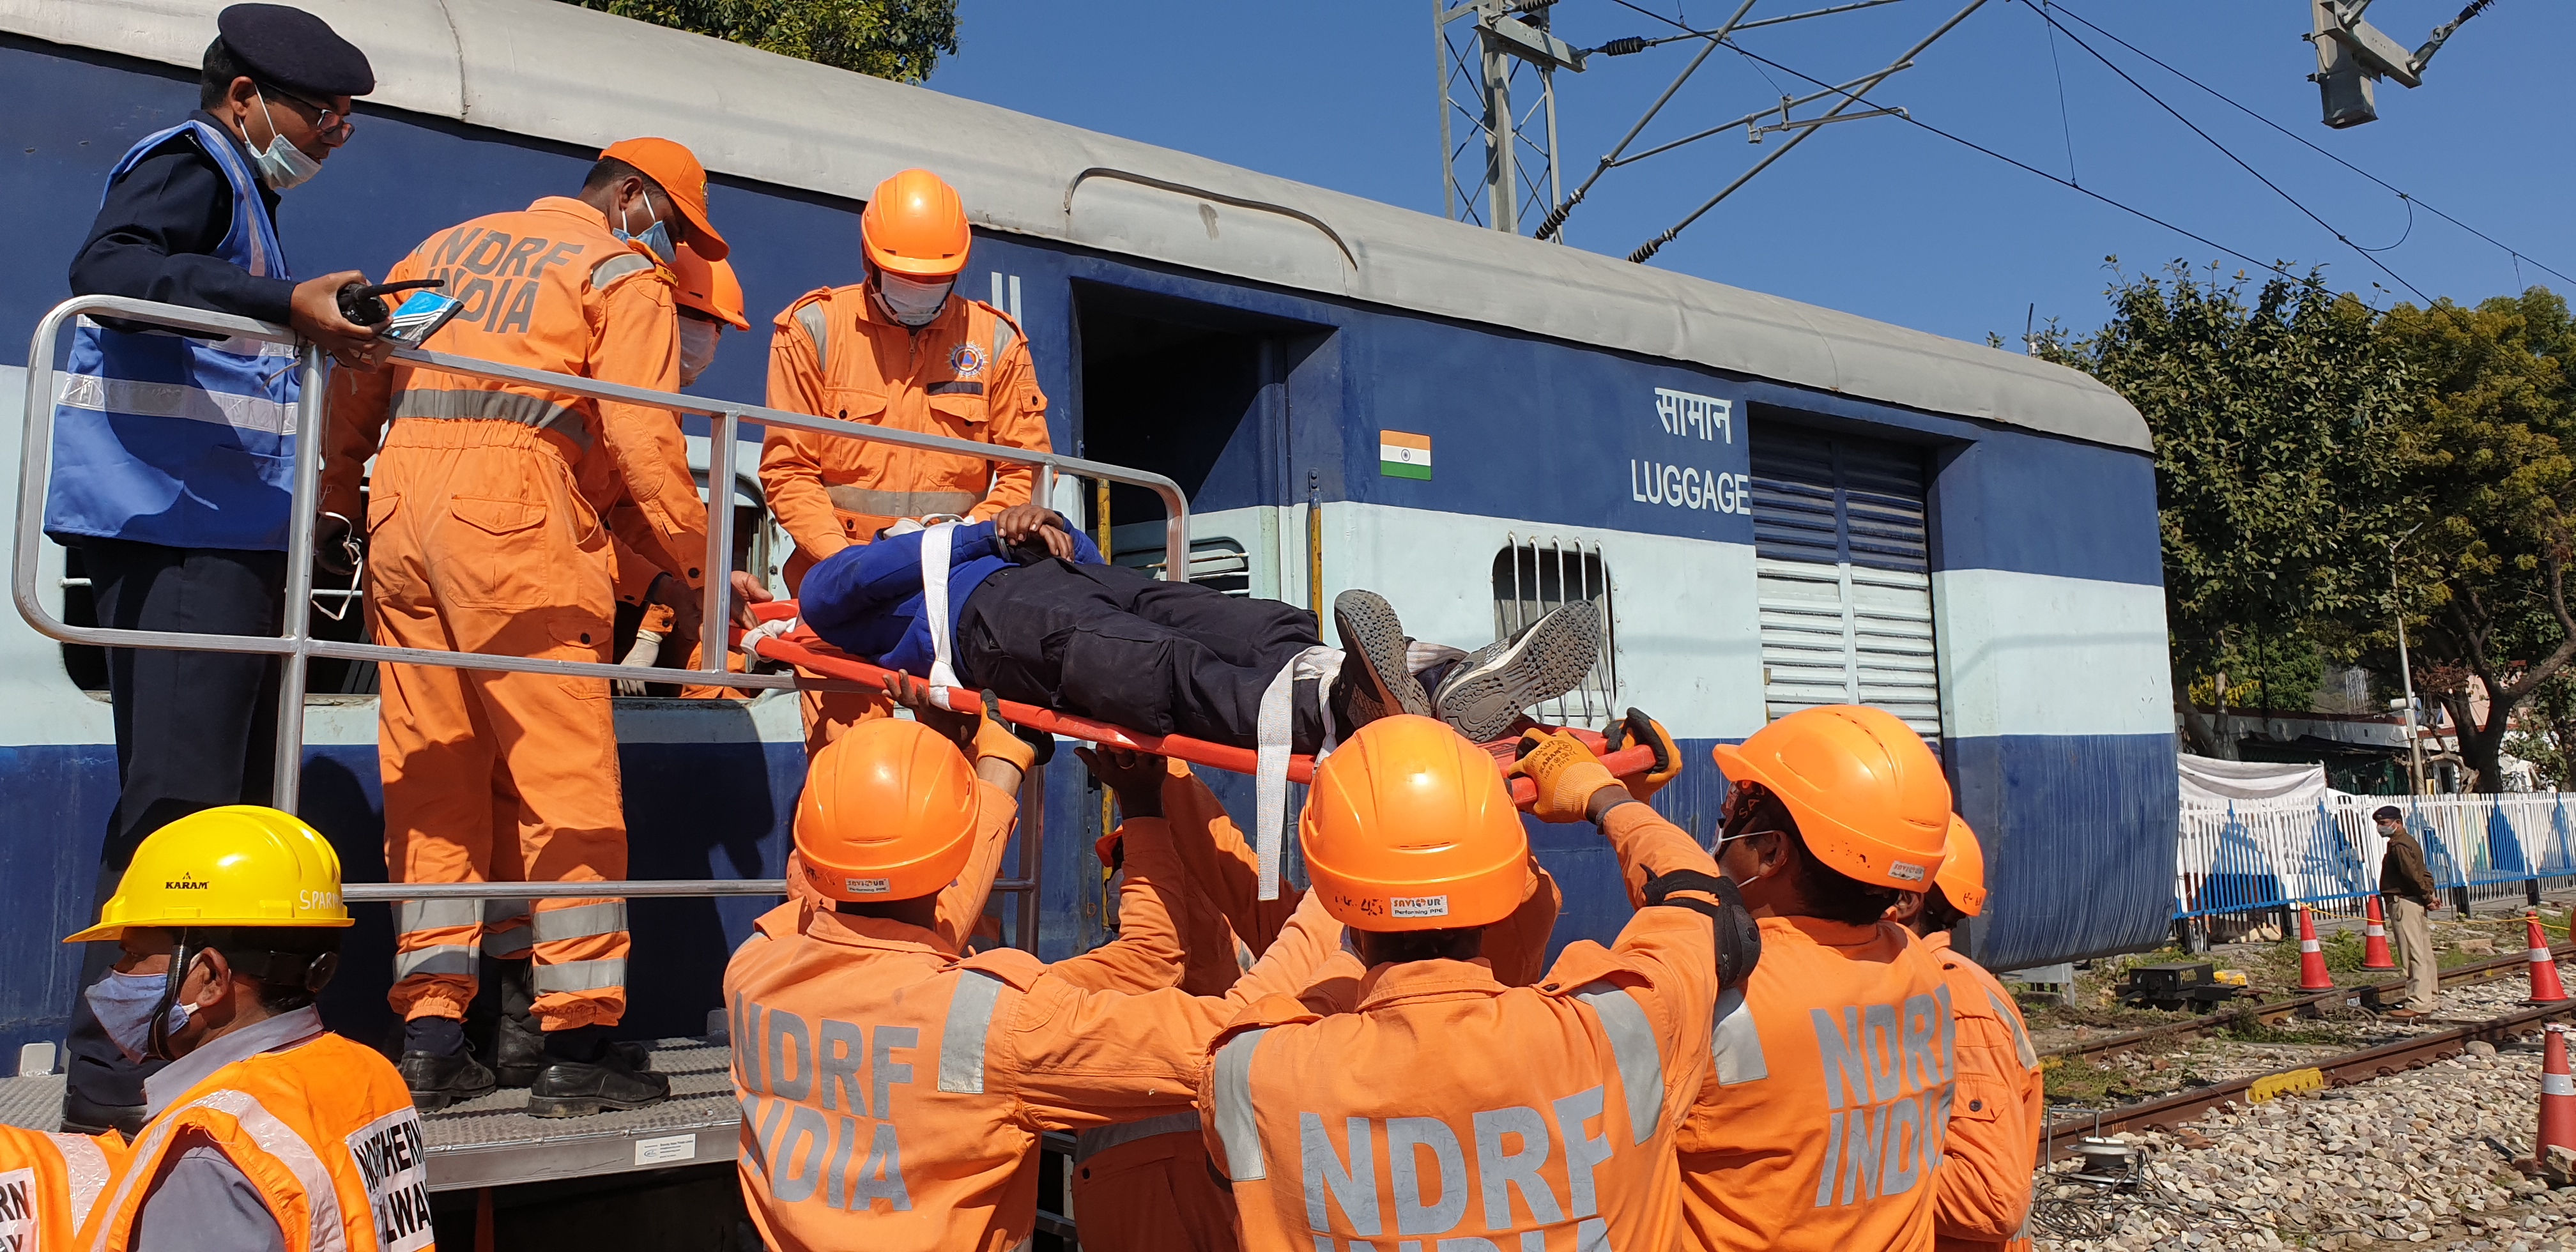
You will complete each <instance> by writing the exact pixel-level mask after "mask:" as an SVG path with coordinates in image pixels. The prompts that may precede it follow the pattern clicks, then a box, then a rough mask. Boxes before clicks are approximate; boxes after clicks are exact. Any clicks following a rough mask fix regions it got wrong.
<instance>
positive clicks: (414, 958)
mask: <svg viewBox="0 0 2576 1252" xmlns="http://www.w3.org/2000/svg"><path fill="white" fill-rule="evenodd" d="M473 974H474V949H473V947H471V946H469V945H467V944H461V943H447V944H440V945H439V946H437V947H435V948H417V949H414V950H412V951H410V952H396V953H394V981H395V982H401V981H402V980H403V979H406V978H470V977H472V976H473Z"/></svg>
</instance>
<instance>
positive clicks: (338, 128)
mask: <svg viewBox="0 0 2576 1252" xmlns="http://www.w3.org/2000/svg"><path fill="white" fill-rule="evenodd" d="M259 91H260V95H262V96H263V97H265V96H275V97H277V98H278V99H280V100H284V101H286V102H287V103H288V104H292V105H294V106H296V107H297V108H299V109H301V110H302V111H304V112H305V113H308V114H311V115H312V119H313V129H314V131H315V132H316V133H318V134H319V135H321V137H322V138H323V140H324V141H325V142H329V143H347V142H348V141H349V132H351V131H354V130H356V129H357V128H358V123H357V119H356V118H355V117H354V116H352V115H350V114H346V113H342V112H340V111H339V110H337V109H330V108H325V107H323V106H321V105H318V104H315V103H313V102H312V101H310V100H307V99H305V98H304V97H302V96H299V95H296V94H294V93H293V92H290V91H287V90H285V89H284V88H281V87H278V86H275V85H273V84H269V83H262V84H260V87H259Z"/></svg>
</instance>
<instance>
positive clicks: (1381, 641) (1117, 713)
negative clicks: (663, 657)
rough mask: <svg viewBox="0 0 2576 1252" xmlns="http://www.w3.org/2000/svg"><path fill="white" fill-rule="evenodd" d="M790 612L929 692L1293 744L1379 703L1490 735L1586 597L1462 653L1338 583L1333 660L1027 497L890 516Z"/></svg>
mask: <svg viewBox="0 0 2576 1252" xmlns="http://www.w3.org/2000/svg"><path fill="white" fill-rule="evenodd" d="M898 531H902V532H904V533H897V532H898ZM798 604H799V606H800V607H799V611H800V613H801V614H802V620H803V623H804V625H805V626H806V627H807V628H809V629H811V630H812V631H813V633H814V634H816V635H818V636H821V637H822V639H823V640H824V641H825V642H828V643H830V644H832V645H833V646H834V647H837V648H839V649H841V650H842V651H844V652H847V653H850V654H851V655H853V656H858V657H862V658H865V659H866V660H868V661H870V662H872V663H874V664H877V665H882V666H885V667H886V668H888V669H898V670H903V671H906V672H908V673H912V674H915V675H920V676H923V677H927V678H929V679H930V680H931V681H932V682H934V683H939V684H941V685H946V686H963V687H967V688H973V689H981V690H990V691H992V692H993V693H995V694H996V695H999V696H1000V697H1002V698H1003V699H1006V700H1016V701H1021V702H1024V703H1028V704H1035V705H1040V706H1043V707H1046V708H1050V709H1054V710H1056V711H1058V712H1063V713H1071V714H1076V715H1079V716H1083V717H1088V718H1093V719H1096V720H1098V721H1103V722H1108V723H1111V724H1113V725H1118V726H1123V727H1126V728H1128V729H1130V730H1134V731H1141V732H1144V733H1146V734H1153V735H1169V734H1181V735H1188V736H1190V737H1192V738H1197V739H1205V740H1208V741H1210V742H1214V743H1220V744H1226V745H1229V746H1233V747H1242V748H1249V747H1256V746H1258V744H1259V741H1260V739H1261V738H1263V737H1264V736H1263V735H1262V733H1261V732H1262V731H1263V729H1264V722H1265V720H1267V721H1268V723H1269V728H1270V729H1271V730H1272V731H1273V732H1274V734H1275V733H1278V732H1281V731H1284V732H1286V733H1287V735H1288V738H1289V740H1290V742H1291V744H1292V747H1291V750H1292V751H1295V752H1300V753H1311V752H1314V751H1316V750H1318V749H1319V748H1321V747H1323V746H1324V745H1325V744H1326V743H1328V742H1338V741H1339V740H1341V739H1343V738H1346V737H1348V736H1349V735H1350V734H1351V732H1352V731H1354V730H1356V729H1358V728H1359V727H1360V726H1362V725H1365V724H1367V723H1368V722H1370V721H1373V720H1375V719H1377V718H1379V717H1381V716H1385V715H1387V714H1391V713H1415V714H1423V715H1428V716H1432V717H1437V718H1439V719H1440V720H1442V721H1445V722H1447V723H1448V724H1449V725H1451V726H1453V727H1455V728H1456V729H1457V730H1458V731H1459V732H1460V733H1461V734H1464V735H1465V736H1467V737H1468V738H1469V739H1473V740H1476V741H1478V742H1485V741H1489V740H1494V739H1499V738H1502V737H1504V736H1505V735H1506V734H1507V733H1508V732H1509V731H1510V730H1511V728H1512V725H1513V723H1514V722H1516V721H1517V720H1519V718H1520V716H1521V710H1522V709H1524V708H1526V707H1528V706H1529V705H1532V704H1536V703H1538V702H1539V701H1542V700H1547V699H1551V698H1553V697H1555V696H1557V695H1560V694H1563V693H1564V692H1566V691H1568V690H1570V689H1572V688H1573V686H1574V685H1575V684H1576V683H1578V682H1581V681H1582V680H1583V675H1584V674H1585V673H1586V672H1587V671H1589V670H1590V669H1591V667H1592V663H1593V660H1594V658H1595V657H1596V656H1597V655H1598V654H1599V651H1600V630H1601V624H1600V615H1599V612H1598V611H1597V610H1596V609H1594V608H1593V606H1592V605H1591V604H1589V603H1578V604H1569V605H1566V606H1565V607H1563V608H1560V609H1558V610H1556V611H1555V612H1552V613H1550V614H1548V615H1547V616H1545V617H1543V618H1540V619H1539V620H1538V621H1537V622H1535V623H1533V624H1532V625H1531V626H1530V627H1529V629H1527V630H1525V631H1523V632H1522V633H1521V634H1520V635H1519V636H1517V637H1515V638H1512V639H1507V640H1502V641H1499V642H1497V643H1493V644H1490V645H1487V646H1486V647H1484V648H1480V649H1478V650H1476V651H1474V652H1472V653H1471V652H1465V651H1462V650H1460V649H1456V648H1446V647H1440V646H1438V645H1425V644H1420V643H1416V642H1415V641H1413V640H1410V639H1407V638H1406V637H1405V635H1404V629H1403V626H1402V624H1401V623H1399V622H1398V621H1397V620H1396V615H1395V611H1394V609H1392V608H1391V607H1389V606H1388V604H1387V602H1386V600H1385V599H1384V598H1382V597H1380V596H1378V595H1376V594H1374V593H1372V592H1367V591H1345V592H1343V593H1342V594H1341V595H1339V596H1338V597H1335V599H1334V601H1333V626H1334V629H1335V631H1336V633H1337V634H1338V635H1339V636H1340V639H1341V644H1342V646H1341V649H1340V650H1338V651H1337V650H1335V649H1332V648H1328V647H1325V646H1324V644H1323V638H1322V635H1321V633H1320V631H1319V628H1318V623H1317V622H1316V621H1315V617H1314V615H1313V614H1311V613H1308V612H1306V611H1304V610H1302V609H1298V608H1296V607H1294V606H1291V605H1287V604H1282V603H1280V602H1278V601H1276V600H1255V599H1247V598H1239V597H1235V596H1229V595H1226V594H1224V593H1223V592H1220V591H1217V590H1216V589H1214V588H1212V587H1207V586H1204V585H1201V584H1197V583H1187V582H1164V581H1161V580H1159V579H1156V578H1153V577H1151V576H1149V575H1147V574H1145V573H1143V572H1142V571H1139V570H1134V569H1129V568H1126V567H1124V566H1118V565H1111V564H1108V563H1106V562H1104V561H1102V560H1101V557H1100V550H1099V549H1098V548H1096V547H1094V546H1093V545H1092V542H1091V540H1090V539H1089V538H1088V537H1087V536H1085V535H1083V534H1082V532H1081V531H1079V530H1077V529H1075V528H1074V527H1073V526H1072V525H1070V524H1069V523H1067V522H1066V521H1065V519H1064V518H1063V516H1061V515H1060V514H1058V513H1056V512H1055V511H1054V510H1052V509H1047V508H1042V507H1040V506H1037V505H1033V504H1022V505H1015V506H1013V507H1011V508H1009V509H1006V510H1004V511H1003V512H1002V513H1001V514H1000V515H999V516H996V517H995V518H993V519H992V520H991V521H987V522H975V523H968V524H953V523H952V524H944V525H941V526H936V527H932V528H928V529H912V528H911V524H910V523H905V524H902V525H899V526H897V527H895V528H893V529H890V530H888V531H885V532H883V533H882V534H881V535H880V536H879V537H878V539H877V541H876V542H874V543H868V544H861V545H857V546H854V547H851V548H846V549H844V550H842V551H841V552H839V553H838V554H836V555H834V556H832V557H830V558H828V559H826V560H824V561H822V562H820V563H818V564H816V565H815V566H814V568H813V569H812V571H811V572H809V573H807V574H806V576H805V582H804V586H803V588H802V589H801V592H800V594H799V596H798ZM794 625H795V623H794V622H792V621H790V622H775V623H771V624H770V625H768V626H765V627H763V628H762V630H761V632H760V633H784V631H785V630H788V629H793V627H794ZM1417 671H1418V672H1417ZM1426 680H1428V684H1429V685H1428V689H1427V690H1426V685H1425V683H1426ZM1265 703H1266V704H1267V705H1268V708H1267V710H1266V712H1267V714H1268V717H1267V718H1266V719H1265V717H1264V714H1265V707H1264V706H1265ZM1328 730H1329V732H1330V733H1329V735H1328V733H1327V732H1328Z"/></svg>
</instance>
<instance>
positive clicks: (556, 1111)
mask: <svg viewBox="0 0 2576 1252" xmlns="http://www.w3.org/2000/svg"><path fill="white" fill-rule="evenodd" d="M670 1098H671V1093H670V1092H667V1091H666V1092H663V1093H662V1094H660V1095H657V1096H654V1097H653V1098H651V1099H649V1100H612V1099H610V1098H608V1097H607V1096H538V1095H531V1096H529V1097H528V1116H530V1117H594V1116H597V1115H599V1114H601V1113H624V1112H630V1111H633V1110H635V1109H649V1108H651V1107H653V1106H654V1105H656V1104H660V1103H662V1102H664V1101H666V1100H669V1099H670Z"/></svg>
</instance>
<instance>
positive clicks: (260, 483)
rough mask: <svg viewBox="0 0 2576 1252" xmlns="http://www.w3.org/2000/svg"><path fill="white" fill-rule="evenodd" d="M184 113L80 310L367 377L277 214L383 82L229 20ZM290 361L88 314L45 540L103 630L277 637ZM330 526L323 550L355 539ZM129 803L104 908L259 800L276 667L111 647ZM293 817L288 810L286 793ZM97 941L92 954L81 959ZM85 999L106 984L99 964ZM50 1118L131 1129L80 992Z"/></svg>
mask: <svg viewBox="0 0 2576 1252" xmlns="http://www.w3.org/2000/svg"><path fill="white" fill-rule="evenodd" d="M215 24H216V29H217V30H218V32H219V35H218V37H217V38H216V39H215V41H214V42H213V43H212V44H210V45H208V46H207V48H206V58H205V67H204V73H203V74H202V76H201V77H200V79H199V83H200V85H199V88H198V103H199V105H200V106H201V107H200V108H199V109H198V110H197V111H196V112H193V113H191V114H189V115H188V118H187V120H186V121H184V122H181V123H180V124H179V125H177V126H174V127H171V128H170V129H168V130H164V131H161V132H159V133H157V134H153V135H150V136H147V137H146V138H145V139H144V140H143V141H142V142H140V143H138V144H136V145H134V147H133V149H132V150H131V151H129V152H127V153H126V154H125V157H124V159H122V160H120V161H118V162H117V164H116V167H115V169H114V170H112V171H110V173H109V174H108V180H107V191H106V194H105V196H104V197H103V198H102V201H101V203H100V206H99V212H98V220H97V223H96V224H95V225H94V226H92V227H91V229H90V235H89V239H88V240H87V241H86V242H84V243H83V244H82V245H81V249H80V252H79V253H78V254H77V255H75V256H74V257H73V258H72V265H71V289H72V291H73V293H74V294H76V295H85V296H86V295H114V296H131V297H135V298H137V299H144V300H155V301H160V302H162V303H167V304H179V305H186V306H189V307H192V308H199V309H208V310H212V311H214V312H218V313H230V314H234V315H237V316H241V317H250V318H257V319H259V320H261V321H267V322H281V323H284V324H286V325H288V326H291V327H293V328H294V329H295V331H296V333H297V334H300V335H303V336H305V337H306V338H308V339H311V340H312V341H314V342H315V343H318V344H320V345H321V346H322V347H323V348H325V349H326V350H328V351H330V352H331V354H332V355H333V356H334V357H336V358H338V360H339V361H340V363H341V364H342V365H345V366H350V367H353V368H373V367H374V366H375V365H376V364H377V363H379V362H380V361H381V359H382V358H381V351H382V349H380V348H379V346H378V345H377V344H376V343H375V332H374V331H372V330H370V329H369V328H367V327H364V326H359V325H355V324H352V323H351V322H349V321H348V320H347V319H346V318H344V317H342V316H341V315H340V312H339V309H338V300H337V297H338V293H339V291H340V289H341V288H342V287H344V286H346V285H348V284H350V283H363V282H365V281H366V278H365V276H364V275H362V274H359V273H357V272H356V271H347V272H343V273H337V274H328V275H324V276H322V277H319V278H312V279H307V280H304V281H301V282H298V281H297V280H296V279H295V278H294V277H293V276H292V273H291V271H290V270H289V268H288V266H287V262H286V256H285V254H284V252H283V251H282V250H281V249H280V247H279V245H278V237H277V222H276V214H277V200H278V194H279V193H280V192H283V191H286V190H288V189H289V188H292V187H295V186H297V185H299V184H301V183H303V182H305V181H306V180H308V179H310V178H312V177H313V175H314V174H315V173H317V172H319V171H320V169H321V167H322V162H323V161H324V160H325V159H326V158H328V157H329V156H330V155H331V153H332V152H333V151H334V150H335V149H337V148H338V147H339V146H340V145H341V144H344V143H346V142H348V140H349V136H350V130H351V123H350V117H349V110H350V97H352V96H360V95H365V94H366V93H368V92H370V91H372V90H374V89H375V74H374V71H373V70H372V69H371V68H370V67H369V66H368V64H367V58H366V54H364V53H362V52H360V51H359V50H358V49H357V48H356V47H354V46H353V45H351V44H350V43H349V42H348V41H347V40H344V39H342V38H340V36H339V35H337V34H335V33H333V31H332V30H331V28H330V27H329V26H327V25H325V24H324V23H323V21H322V19H320V18H317V17H314V16H313V15H311V14H309V13H305V12H303V11H301V10H297V9H291V8H287V7H285V6H282V5H273V4H237V5H234V6H232V7H230V8H227V9H225V10H224V11H223V12H222V13H221V14H220V15H218V16H217V17H216V19H215ZM295 364H296V361H295V349H294V348H293V347H292V346H290V345H283V344H262V343H259V342H257V341H254V340H248V339H223V340H216V339H211V338H207V337H188V336H181V335H175V334H171V333H168V332H166V331H154V330H152V329H150V328H148V327H145V326H142V325H138V324H132V323H125V322H118V321H111V322H109V323H108V324H104V325H102V324H95V323H91V322H88V321H86V320H85V321H84V322H83V324H82V325H81V326H80V328H79V329H78V331H77V332H76V334H75V336H74V338H73V341H72V351H71V358H70V362H69V367H68V369H67V371H66V373H65V375H64V376H63V379H62V391H61V393H60V394H59V395H58V396H57V397H56V399H57V401H58V404H57V407H56V409H55V413H54V422H55V432H54V469H53V477H52V482H51V487H50V489H49V491H48V493H47V495H46V500H45V531H46V533H47V534H49V535H51V536H52V537H53V538H54V539H55V540H57V541H59V542H61V543H63V544H64V545H66V546H68V547H73V548H77V549H78V550H79V556H80V561H81V565H82V568H83V569H84V571H85V572H86V573H88V575H89V577H90V584H91V587H92V593H93V595H94V596H95V598H96V602H97V605H98V620H99V622H100V624H102V625H106V626H114V627H121V628H125V629H136V630H163V631H192V632H199V633H208V634H238V635H276V634H278V633H279V629H278V628H279V621H280V616H279V615H280V612H281V610H282V608H283V601H284V599H285V594H286V591H285V587H286V557H287V553H286V537H287V523H288V514H289V512H290V509H289V504H290V502H291V500H292V494H293V490H292V489H293V478H292V467H293V464H294V451H295V425H294V422H295V407H296V398H297V394H298V384H299V378H298V375H297V371H296V369H295ZM324 520H325V522H326V523H327V524H328V525H327V529H326V533H325V535H324V543H325V547H326V549H329V550H336V549H337V548H338V543H337V540H338V539H339V538H340V537H341V536H344V535H345V534H346V533H347V527H346V524H345V523H333V522H330V519H324ZM107 656H108V691H109V694H110V696H111V697H112V700H113V704H114V708H115V715H116V759H117V768H118V773H119V782H120V788H121V789H120V793H119V795H118V797H117V802H116V808H115V809H114V810H113V812H112V813H111V814H110V815H109V818H108V826H107V837H106V841H105V844H104V846H103V847H102V849H101V854H100V867H99V880H98V883H99V885H98V898H99V899H100V900H101V901H104V900H105V899H106V898H107V897H108V895H109V894H110V893H111V892H113V891H114V889H115V885H116V882H117V879H118V877H119V876H120V875H121V874H122V873H123V872H124V870H125V867H126V863H127V862H128V861H129V860H130V859H131V858H132V857H133V854H134V849H135V847H136V845H137V844H139V843H140V842H141V841H142V838H143V836H144V835H146V834H149V833H150V832H152V831H154V830H157V829H159V828H161V827H162V826H165V825H168V824H169V823H170V822H171V821H173V820H175V819H177V818H179V817H182V816H185V815H187V814H189V813H192V812H195V811H197V810H199V809H205V808H212V807H215V806H218V805H226V804H242V803H249V804H267V803H270V802H271V800H272V799H273V797H271V796H270V795H269V785H270V784H269V775H270V769H271V766H272V761H271V757H272V756H273V755H274V749H275V741H276V733H277V732H276V726H277V721H276V719H277V692H278V663H277V660H276V658H274V657H262V656H256V655H250V654H242V653H211V652H173V651H167V650H150V649H129V648H111V649H109V650H108V654H107ZM288 799H289V802H290V803H291V802H292V801H291V798H288ZM93 946H100V945H93ZM91 955H92V957H93V960H92V961H91V968H90V969H88V970H87V971H86V972H87V977H85V978H83V979H82V984H83V985H84V986H86V985H87V984H89V983H90V982H93V981H96V980H97V979H98V978H99V977H100V976H101V975H102V974H104V973H105V969H104V968H103V962H102V961H101V960H99V959H96V958H99V957H101V956H102V955H112V954H102V953H92V954H91ZM75 1001H76V1003H75V1005H74V1008H73V1021H72V1032H71V1040H70V1044H71V1056H72V1059H71V1067H70V1079H69V1082H68V1084H67V1085H66V1087H65V1089H64V1093H63V1121H64V1123H65V1124H66V1125H69V1126H75V1127H78V1128H80V1129H82V1130H85V1131H92V1132H95V1131H99V1130H104V1129H106V1128H108V1127H110V1126H116V1127H119V1128H121V1129H124V1130H125V1131H127V1133H129V1134H130V1133H132V1132H133V1130H134V1129H135V1128H137V1127H139V1126H140V1125H141V1124H142V1120H143V1117H142V1114H143V1106H144V1096H143V1079H144V1077H145V1076H146V1074H147V1073H148V1067H147V1066H144V1065H138V1064H137V1063H135V1062H132V1061H129V1060H127V1059H126V1058H125V1056H124V1054H123V1053H122V1052H121V1051H120V1050H119V1049H118V1048H117V1047H116V1046H115V1044H114V1042H113V1041H112V1040H110V1039H109V1038H108V1036H107V1034H106V1032H105V1031H104V1030H103V1029H102V1028H101V1027H100V1026H99V1024H98V1019H97V1018H96V1016H95V1015H93V1014H92V1013H91V1012H90V1010H89V1007H88V1003H87V1001H86V999H84V998H82V997H78V996H75Z"/></svg>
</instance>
